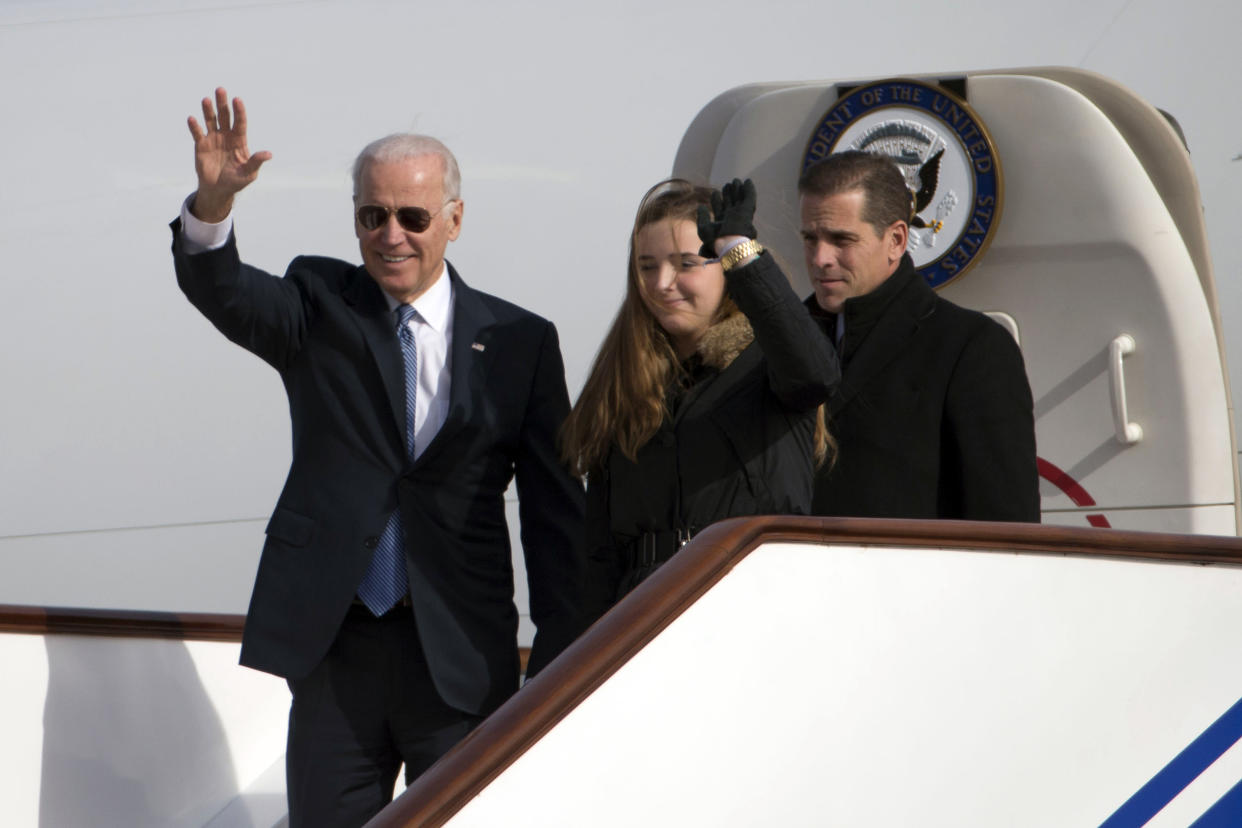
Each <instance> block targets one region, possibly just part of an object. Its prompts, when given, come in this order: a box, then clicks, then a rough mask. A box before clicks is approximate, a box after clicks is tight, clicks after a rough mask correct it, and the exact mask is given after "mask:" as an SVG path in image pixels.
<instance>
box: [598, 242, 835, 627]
mask: <svg viewBox="0 0 1242 828" xmlns="http://www.w3.org/2000/svg"><path fill="white" fill-rule="evenodd" d="M726 280H727V285H728V291H729V295H730V296H731V297H732V298H733V300H734V302H736V303H737V305H738V307H739V308H740V309H741V310H742V314H736V315H734V316H732V317H730V318H728V319H726V320H724V321H722V322H720V323H717V324H716V325H714V326H713V327H712V328H711V329H710V330H708V331H707V333H705V334H704V336H703V340H702V341H701V342H700V343H699V347H698V351H697V352H696V354H695V355H694V356H692V357H691V359H690V360H689V361H688V363H689V364H688V379H687V378H679V379H678V380H675V381H674V387H672V388H671V389H670V390H669V393H668V395H667V397H666V404H667V408H668V411H669V413H668V415H666V417H665V420H664V422H663V424H661V426H660V430H659V431H658V432H657V433H656V434H655V436H654V437H652V438H651V440H649V441H648V442H647V443H646V444H645V445H644V446H642V447H641V448H640V449H639V451H638V454H637V460H636V461H634V460H630V459H629V458H627V457H625V455H624V454H622V452H621V451H620V450H619V449H618V448H616V447H615V446H614V447H613V449H612V451H611V452H610V454H609V456H608V461H607V464H606V467H605V468H603V469H601V470H598V471H596V472H593V473H592V474H590V475H589V477H588V483H587V533H588V536H587V539H588V573H587V588H586V592H587V602H588V606H587V616H588V618H587V620H588V621H593V620H594V619H596V618H598V617H599V616H600V615H601V614H603V613H604V612H605V611H606V610H607V609H608V608H609V607H611V606H612V605H613V604H614V603H616V601H618V600H619V599H620V598H621V597H622V596H623V595H624V594H625V593H626V592H628V591H629V590H631V589H633V588H634V587H635V586H636V585H637V584H638V583H639V582H640V581H641V580H642V579H643V578H645V577H646V576H647V575H649V574H650V573H651V572H652V571H654V569H655V568H656V567H657V566H659V564H661V563H663V562H664V561H665V560H667V559H668V558H669V557H671V556H672V554H673V553H674V552H676V551H677V549H678V548H679V547H680V545H681V543H683V542H684V541H685V540H686V539H688V538H689V537H690V536H691V535H693V534H694V533H696V532H698V531H700V530H701V529H703V528H704V527H706V526H707V525H709V524H711V523H714V522H716V521H719V520H723V519H724V518H729V517H738V516H741V515H761V514H809V513H810V509H811V492H812V488H813V486H814V480H815V461H814V434H815V419H816V409H817V407H818V406H819V405H820V404H821V403H823V402H825V401H826V400H827V399H828V397H829V395H830V394H831V393H832V391H833V389H834V388H835V387H836V384H837V382H838V380H839V378H840V370H839V368H838V364H837V357H836V353H835V351H834V350H833V348H832V346H831V344H830V343H829V342H828V341H827V340H826V339H825V338H824V337H823V335H822V334H821V333H820V331H819V328H818V326H817V324H816V323H815V321H814V320H813V319H812V318H811V316H810V314H809V313H808V312H807V309H806V308H805V307H803V305H802V303H801V302H800V301H799V299H798V297H797V296H796V295H795V294H794V292H793V290H792V289H791V288H790V286H789V283H788V281H787V280H786V279H785V276H784V274H783V273H781V270H780V268H779V267H778V266H777V264H776V263H775V261H773V259H772V257H771V255H770V254H768V253H763V254H762V255H760V256H759V258H758V259H756V260H755V261H754V262H751V263H750V264H748V265H746V266H745V267H738V268H734V269H733V270H731V271H729V272H728V273H727V274H726ZM743 314H744V316H743ZM752 340H753V341H752ZM687 384H688V387H687Z"/></svg>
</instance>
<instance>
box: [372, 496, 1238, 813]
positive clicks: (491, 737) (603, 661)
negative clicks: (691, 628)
mask: <svg viewBox="0 0 1242 828" xmlns="http://www.w3.org/2000/svg"><path fill="white" fill-rule="evenodd" d="M773 542H795V543H820V544H822V543H826V542H831V543H834V544H855V543H857V544H866V545H889V546H903V547H914V548H920V547H922V548H929V547H930V548H952V549H979V550H1004V551H1005V552H1013V551H1022V552H1032V553H1044V554H1051V555H1085V556H1103V557H1120V558H1145V559H1152V560H1163V561H1178V562H1182V563H1194V564H1232V565H1242V538H1232V537H1229V538H1226V537H1215V536H1207V535H1170V534H1158V533H1149V532H1129V531H1120V530H1111V529H1090V528H1071V527H1060V526H1040V525H1032V524H1017V523H979V522H972V521H913V520H869V519H860V518H810V517H791V516H786V517H756V518H737V519H734V520H728V521H724V522H722V523H718V524H716V525H714V526H711V527H709V528H708V529H706V530H704V531H703V532H702V533H700V534H699V535H698V536H697V537H695V539H694V540H693V541H691V542H690V543H689V544H688V545H687V546H686V547H685V548H683V549H682V550H681V551H680V552H678V553H677V555H675V556H674V557H673V558H672V559H671V560H670V561H669V562H668V563H666V564H665V565H664V566H663V567H661V568H660V569H659V570H657V571H656V572H655V574H653V575H652V576H651V577H650V578H648V579H647V580H646V581H644V582H643V583H642V584H641V585H639V587H638V588H637V589H635V590H634V591H633V592H632V593H630V595H628V596H627V597H626V598H625V600H623V601H622V602H620V603H619V604H618V605H617V606H616V607H615V608H613V610H612V611H611V612H609V613H608V614H607V615H605V616H604V617H603V618H601V619H600V620H599V621H598V622H597V623H596V624H595V625H594V626H592V627H591V628H590V629H589V630H587V631H586V633H584V634H583V635H582V636H581V637H580V638H579V639H578V640H577V641H575V642H574V643H573V644H572V645H570V647H569V648H568V649H566V650H565V652H564V653H562V654H561V655H560V656H559V657H558V658H557V659H556V660H555V661H553V662H552V663H551V664H550V665H548V667H547V668H545V669H544V670H543V671H542V672H540V674H539V675H538V676H536V677H535V678H534V679H532V680H531V681H530V682H528V683H527V684H526V686H524V687H523V688H522V690H521V691H519V692H518V693H517V694H516V695H515V696H513V697H512V698H511V699H509V701H507V702H505V704H504V705H502V706H501V707H500V709H499V710H497V711H496V712H495V713H493V714H492V715H491V716H489V717H488V718H487V719H486V720H485V721H484V722H483V723H482V724H481V725H480V726H479V727H478V728H477V729H476V730H475V731H474V732H473V733H471V734H470V736H468V737H467V738H466V739H465V740H463V741H462V742H461V743H460V744H458V745H457V746H456V747H455V748H453V750H452V751H450V752H449V753H448V754H447V755H445V756H444V757H443V758H442V759H441V760H440V761H439V762H437V763H436V764H435V765H433V766H432V767H431V768H430V769H429V770H428V771H427V772H426V773H424V774H423V775H422V776H421V777H420V778H419V779H418V780H416V781H415V783H414V784H413V785H411V786H410V787H409V788H407V789H406V790H405V792H404V793H402V794H401V795H400V796H399V797H397V799H396V800H394V801H393V802H392V804H390V805H389V806H388V807H387V808H385V809H384V810H383V811H381V812H380V813H379V814H378V815H377V816H376V817H375V818H374V819H372V820H371V821H370V822H368V823H367V825H368V826H370V828H396V827H397V826H438V825H443V824H444V823H445V822H446V821H447V820H448V819H449V818H451V817H452V816H453V815H454V814H456V813H457V812H458V811H459V810H460V809H461V808H462V807H464V806H465V805H466V803H468V802H469V801H470V800H471V799H473V798H474V797H475V796H476V795H477V794H478V793H479V791H481V790H482V789H483V788H484V787H485V786H486V785H487V784H488V783H489V782H491V781H492V780H493V779H495V778H496V776H498V775H499V774H500V773H501V772H502V771H503V770H504V769H505V768H507V767H508V766H509V765H510V764H512V763H513V762H514V761H516V760H517V758H518V757H520V756H521V755H522V754H523V753H524V752H525V751H526V750H527V749H529V748H530V747H531V746H532V745H534V744H535V743H536V742H537V741H538V740H539V739H540V738H542V737H543V735H544V734H545V733H547V732H548V731H549V730H550V729H551V728H552V727H554V726H555V725H556V724H557V723H558V722H559V721H560V720H561V719H563V718H564V717H565V716H566V715H568V713H569V712H570V711H571V710H573V709H574V708H575V707H576V706H577V705H578V704H579V703H580V702H581V701H582V700H583V699H585V698H586V697H587V696H589V695H590V694H591V693H592V692H593V691H594V690H595V689H596V688H597V687H599V686H600V684H602V683H603V682H604V681H605V680H607V679H608V678H609V677H610V676H611V675H612V674H613V673H614V672H616V671H617V670H618V669H619V668H620V667H621V665H623V664H624V663H625V662H626V661H628V660H629V659H630V657H631V656H633V655H634V654H635V653H637V652H638V651H639V650H641V649H642V648H643V647H644V646H646V644H647V643H648V642H650V641H651V640H652V639H653V638H655V636H656V635H658V634H659V633H660V632H661V631H662V630H663V629H664V628H665V627H667V626H668V625H669V624H670V623H672V621H673V620H674V619H676V618H677V616H679V615H681V613H682V612H684V611H685V610H686V609H687V608H688V607H690V606H691V605H692V604H693V603H694V602H695V601H696V600H698V598H699V597H700V596H702V595H703V593H705V592H706V591H707V590H708V589H710V588H711V587H712V586H713V585H714V584H715V583H716V582H717V581H719V580H720V579H721V578H722V577H724V575H725V574H726V573H728V571H729V570H730V569H732V568H733V567H734V566H735V565H736V564H737V563H738V562H739V561H741V560H742V559H743V558H745V557H746V555H747V554H749V553H750V552H751V550H753V549H755V548H756V547H757V546H759V545H760V544H762V543H773Z"/></svg>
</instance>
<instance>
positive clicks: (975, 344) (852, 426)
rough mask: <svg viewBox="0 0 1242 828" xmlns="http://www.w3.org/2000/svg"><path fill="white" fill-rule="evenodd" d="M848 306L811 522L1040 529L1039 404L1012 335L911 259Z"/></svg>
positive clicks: (831, 324)
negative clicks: (985, 523) (829, 448)
mask: <svg viewBox="0 0 1242 828" xmlns="http://www.w3.org/2000/svg"><path fill="white" fill-rule="evenodd" d="M807 305H808V306H814V305H815V297H814V296H812V297H811V298H810V299H808V300H807ZM844 310H845V339H844V341H843V342H842V343H841V344H842V347H841V353H842V361H843V363H844V378H843V380H842V382H841V385H840V387H839V388H838V389H837V391H836V393H834V394H833V396H832V399H831V401H830V402H829V404H828V415H829V416H828V424H829V427H830V428H831V429H832V433H833V435H834V436H835V437H836V438H837V446H838V454H837V462H836V463H835V464H834V465H833V466H832V467H831V468H825V469H822V470H821V472H820V476H819V480H818V481H817V483H816V488H815V503H814V514H817V515H848V516H853V517H875V518H888V517H894V518H953V519H965V520H1008V521H1030V522H1034V523H1038V522H1039V472H1038V470H1037V468H1036V460H1035V415H1034V410H1033V408H1034V406H1033V404H1032V401H1031V387H1030V385H1029V384H1028V382H1027V378H1026V368H1025V366H1024V364H1023V361H1022V352H1021V350H1019V348H1018V345H1017V343H1015V342H1014V340H1013V337H1012V336H1010V335H1009V333H1008V331H1006V330H1005V329H1004V328H1002V327H1001V326H1000V325H998V324H997V323H996V322H994V321H992V320H991V319H989V318H988V317H987V316H985V315H984V314H982V313H979V312H978V311H973V310H967V309H966V308H962V307H959V306H957V305H955V304H953V303H952V302H950V301H948V300H947V299H944V298H941V297H940V296H938V295H936V293H934V292H933V291H932V289H931V288H930V287H928V285H927V282H926V281H925V280H924V279H923V277H922V275H921V274H920V273H919V272H918V271H917V270H916V269H915V268H914V263H913V262H912V261H911V260H910V257H909V255H906V256H905V257H903V259H902V261H901V264H900V266H899V267H898V269H897V271H896V272H895V273H894V274H893V275H892V276H890V277H888V279H886V280H885V281H884V282H883V283H881V284H880V286H879V287H877V288H876V289H875V290H874V291H872V292H871V293H869V294H867V295H865V296H859V297H856V298H853V299H847V300H846V301H845V308H844ZM813 312H814V311H813ZM822 321H823V324H824V326H825V328H826V331H825V332H827V331H832V330H834V329H835V325H836V320H835V317H832V316H825V317H824V318H823V320H822Z"/></svg>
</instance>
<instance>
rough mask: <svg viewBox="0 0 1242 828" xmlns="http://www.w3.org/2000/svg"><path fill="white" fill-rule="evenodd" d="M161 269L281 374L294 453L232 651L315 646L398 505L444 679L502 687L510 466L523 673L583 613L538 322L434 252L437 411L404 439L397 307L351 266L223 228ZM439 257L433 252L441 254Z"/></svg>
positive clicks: (556, 387)
mask: <svg viewBox="0 0 1242 828" xmlns="http://www.w3.org/2000/svg"><path fill="white" fill-rule="evenodd" d="M172 228H173V258H174V262H175V265H176V272H177V281H178V284H179V285H180V286H181V289H182V291H184V292H185V294H186V296H187V297H189V299H190V301H191V302H192V303H193V304H194V306H195V307H196V308H198V309H199V310H200V311H201V312H202V313H203V315H204V316H206V317H207V318H208V319H209V320H210V321H211V322H212V324H213V325H215V326H216V327H217V328H218V329H219V330H220V331H221V332H222V333H224V335H225V336H227V337H228V338H229V339H230V340H232V341H233V342H235V343H237V344H238V345H241V346H242V347H243V348H246V349H247V350H249V351H251V352H252V353H254V354H256V355H258V356H259V357H261V358H262V359H263V360H264V361H266V362H267V363H268V364H270V365H271V366H272V367H273V368H275V369H276V370H277V371H278V372H279V373H280V376H281V379H282V380H283V382H284V385H285V390H286V392H287V394H288V397H289V414H290V417H291V418H292V427H293V428H292V431H293V460H292V465H291V466H290V469H289V476H288V478H287V480H286V482H285V486H284V489H283V491H282V492H281V494H280V498H279V500H278V501H277V504H276V508H275V511H274V512H273V513H272V516H271V520H270V522H269V523H268V526H267V541H266V543H265V545H264V547H263V554H262V557H261V559H260V562H259V570H258V574H257V576H256V579H255V585H254V592H253V595H252V596H251V601H250V609H249V612H248V614H247V617H246V627H245V634H244V637H243V642H242V656H241V661H242V663H243V664H245V665H247V666H250V667H254V668H256V669H259V670H265V671H267V672H271V673H275V674H277V675H281V676H285V677H288V678H301V677H303V676H305V675H307V674H308V673H309V672H310V671H311V670H312V669H313V668H314V667H315V666H316V665H317V664H318V663H319V662H320V660H321V659H322V658H323V657H324V655H325V653H326V652H327V650H328V647H329V646H330V645H331V643H332V641H333V639H334V638H335V636H336V634H337V631H338V629H339V627H340V625H341V622H342V620H343V619H344V617H345V613H346V611H347V610H348V609H349V606H350V604H351V602H352V601H353V599H354V595H355V592H356V590H357V587H358V584H359V582H360V581H361V580H362V577H363V574H364V573H365V571H366V569H367V566H368V564H369V562H370V559H371V556H372V553H373V550H374V548H375V545H376V542H377V540H378V538H379V536H380V534H381V532H382V531H383V528H384V523H385V521H386V519H387V517H388V515H389V514H390V513H391V512H392V510H393V509H395V508H398V506H399V507H400V509H401V515H402V519H403V522H404V526H405V532H406V539H407V544H406V545H407V549H406V563H407V570H408V573H409V583H410V597H411V599H412V603H413V607H414V615H415V618H416V621H417V625H418V631H419V636H420V639H421V643H422V647H423V651H424V653H425V655H426V659H427V663H428V666H429V668H430V672H431V676H432V679H433V680H434V682H435V685H436V689H437V691H438V692H439V693H440V695H441V697H442V698H443V699H444V700H445V701H446V702H447V703H449V704H450V705H452V706H453V707H456V708H458V709H460V710H463V711H466V712H469V713H474V714H480V715H485V714H487V713H489V712H490V711H491V710H493V709H494V708H495V707H496V706H498V705H499V704H500V703H501V702H502V701H504V699H505V698H506V697H507V696H509V695H510V694H511V693H512V692H513V691H514V690H516V688H517V683H518V674H519V663H518V653H517V644H516V634H517V623H518V616H517V610H516V608H515V606H514V603H513V567H512V558H511V553H510V548H509V532H508V527H507V525H506V521H505V510H504V492H505V489H506V488H507V487H508V485H509V482H510V480H511V479H515V478H516V482H517V492H518V499H519V508H520V517H521V538H522V547H523V551H524V554H525V561H526V568H527V576H528V583H529V585H530V609H531V618H532V620H533V621H534V623H535V625H536V628H537V634H536V637H535V641H534V645H533V647H532V650H531V657H530V662H529V669H528V673H529V674H531V675H533V674H534V673H536V672H538V670H539V669H540V668H541V667H542V666H543V665H545V664H546V663H547V662H548V661H550V660H551V659H552V658H553V657H554V656H555V655H556V654H557V653H559V652H560V651H561V650H562V649H563V648H564V647H565V646H567V645H568V644H569V643H570V642H571V641H572V640H573V638H574V637H575V636H576V635H577V633H578V631H579V626H580V621H579V619H580V589H581V579H582V556H581V547H580V540H579V539H580V536H581V522H582V511H583V493H582V487H581V485H580V483H579V481H578V480H577V479H575V478H574V477H572V476H571V475H570V474H568V473H567V472H566V471H565V470H564V468H563V467H562V466H561V464H560V463H559V462H558V460H557V453H556V434H557V430H558V429H559V428H560V425H561V422H562V420H563V419H564V418H565V415H566V414H567V412H568V410H569V399H568V394H567V392H566V389H565V371H564V365H563V362H562V360H561V352H560V346H559V344H558V340H557V335H556V329H555V327H554V326H553V325H552V324H551V323H550V322H548V321H547V320H545V319H542V318H540V317H538V316H536V315H534V314H532V313H530V312H528V311H525V310H523V309H521V308H519V307H517V306H515V305H512V304H510V303H508V302H505V301H503V300H500V299H497V298H495V297H492V296H489V295H487V294H484V293H480V292H478V291H475V290H471V289H470V288H469V287H467V286H466V284H465V283H464V282H462V280H461V278H460V277H459V276H458V274H457V272H456V271H455V270H454V269H453V268H452V266H451V265H448V266H447V272H448V278H450V279H452V281H453V291H454V296H455V300H454V301H455V307H454V311H453V342H452V352H451V357H450V366H451V376H452V379H451V390H450V406H449V412H448V415H447V419H446V420H445V422H444V425H443V426H442V427H441V429H440V431H439V433H438V434H437V435H436V436H435V438H434V439H433V440H432V442H431V443H430V444H429V445H428V446H427V448H426V449H425V451H424V452H423V453H422V454H421V455H420V456H419V458H418V459H417V460H416V461H410V460H408V458H407V456H406V453H405V402H404V400H405V394H404V370H403V366H402V357H401V353H400V346H399V344H398V341H397V334H396V325H395V317H394V315H393V313H392V312H391V311H390V310H389V309H388V305H387V303H386V302H385V300H384V296H383V294H382V292H381V291H380V289H379V287H378V286H377V285H376V284H375V282H374V281H373V280H372V279H371V278H370V276H369V275H368V274H367V272H366V270H365V269H364V268H362V267H358V266H354V265H350V264H348V263H346V262H342V261H338V260H335V259H328V258H320V257H309V256H303V257H299V258H297V259H295V260H294V261H293V262H292V263H291V264H290V265H289V268H288V270H287V272H286V274H285V276H284V278H278V277H276V276H273V275H271V274H268V273H264V272H263V271H260V270H258V269H256V268H253V267H250V266H248V265H245V264H243V263H242V262H241V261H240V259H239V257H238V253H237V246H236V242H235V239H233V238H230V239H229V242H228V244H227V245H225V246H224V247H223V248H221V249H219V250H213V251H208V252H206V253H199V254H194V255H190V254H187V253H186V252H185V250H184V248H183V246H182V241H181V234H180V222H179V221H174V222H173V224H172ZM446 264H447V263H446Z"/></svg>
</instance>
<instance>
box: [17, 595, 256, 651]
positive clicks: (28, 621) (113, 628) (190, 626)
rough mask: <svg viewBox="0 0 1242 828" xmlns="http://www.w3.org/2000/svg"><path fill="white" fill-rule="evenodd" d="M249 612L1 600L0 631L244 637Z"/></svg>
mask: <svg viewBox="0 0 1242 828" xmlns="http://www.w3.org/2000/svg"><path fill="white" fill-rule="evenodd" d="M244 621H245V616H242V615H230V614H227V613H177V612H148V611H145V610H115V609H80V608H74V607H27V606H12V605H3V604H0V632H7V633H26V634H29V635H96V636H107V637H109V638H173V639H181V640H183V641H233V642H238V641H241V635H242V624H243V622H244Z"/></svg>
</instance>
